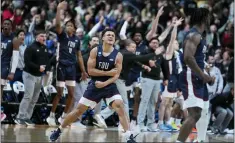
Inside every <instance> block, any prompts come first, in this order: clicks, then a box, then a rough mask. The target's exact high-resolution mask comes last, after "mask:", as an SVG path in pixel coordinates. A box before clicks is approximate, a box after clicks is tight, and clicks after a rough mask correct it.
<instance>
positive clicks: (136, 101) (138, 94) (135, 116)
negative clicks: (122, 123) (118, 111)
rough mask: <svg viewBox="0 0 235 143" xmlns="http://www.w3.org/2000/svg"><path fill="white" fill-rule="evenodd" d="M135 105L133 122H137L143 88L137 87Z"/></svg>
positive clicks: (135, 89)
mask: <svg viewBox="0 0 235 143" xmlns="http://www.w3.org/2000/svg"><path fill="white" fill-rule="evenodd" d="M134 93H135V95H134V105H133V115H132V120H134V121H136V120H137V116H138V110H139V105H140V96H141V88H140V87H135V88H134Z"/></svg>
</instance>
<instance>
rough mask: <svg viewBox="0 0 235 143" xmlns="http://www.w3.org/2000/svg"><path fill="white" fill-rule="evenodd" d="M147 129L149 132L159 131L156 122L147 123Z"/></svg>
mask: <svg viewBox="0 0 235 143" xmlns="http://www.w3.org/2000/svg"><path fill="white" fill-rule="evenodd" d="M147 130H148V131H149V132H157V131H159V129H158V125H157V124H156V123H152V124H150V125H148V127H147Z"/></svg>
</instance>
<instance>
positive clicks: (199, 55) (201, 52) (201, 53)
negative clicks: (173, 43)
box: [182, 28, 207, 70]
mask: <svg viewBox="0 0 235 143" xmlns="http://www.w3.org/2000/svg"><path fill="white" fill-rule="evenodd" d="M190 33H198V34H200V33H199V32H198V31H197V29H196V28H191V29H190V30H189V32H187V33H186V35H185V37H186V36H187V35H188V34H190ZM200 35H201V34H200ZM201 36H202V35H201ZM184 40H187V39H186V38H185V39H184ZM184 46H185V41H184ZM184 46H183V55H182V56H184V54H185V53H184V48H185V47H184ZM206 50H207V47H206V40H205V39H203V38H202V37H201V41H200V43H199V45H198V47H197V50H196V52H195V55H194V57H195V59H196V63H197V65H198V66H199V67H200V68H201V69H202V70H203V69H204V61H205V54H206ZM182 58H183V57H182ZM183 67H184V69H185V67H186V64H185V63H184V61H183Z"/></svg>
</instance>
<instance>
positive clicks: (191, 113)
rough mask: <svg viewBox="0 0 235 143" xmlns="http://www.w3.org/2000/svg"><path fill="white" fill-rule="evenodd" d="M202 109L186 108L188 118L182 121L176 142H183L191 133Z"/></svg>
mask: <svg viewBox="0 0 235 143" xmlns="http://www.w3.org/2000/svg"><path fill="white" fill-rule="evenodd" d="M201 111H202V109H201V108H200V107H190V108H188V117H187V118H186V120H185V121H184V123H183V125H182V127H181V128H180V133H179V136H178V139H177V140H178V141H180V142H185V141H186V139H187V138H188V136H189V134H190V133H191V131H192V129H193V127H195V125H196V123H197V121H198V120H199V119H200V117H201Z"/></svg>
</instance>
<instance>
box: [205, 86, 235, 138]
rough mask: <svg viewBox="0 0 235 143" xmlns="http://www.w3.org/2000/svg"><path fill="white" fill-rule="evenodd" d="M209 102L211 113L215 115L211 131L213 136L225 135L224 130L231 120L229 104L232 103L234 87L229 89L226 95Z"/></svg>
mask: <svg viewBox="0 0 235 143" xmlns="http://www.w3.org/2000/svg"><path fill="white" fill-rule="evenodd" d="M210 102H211V104H212V113H214V114H215V115H216V120H215V121H214V123H213V125H212V127H211V131H212V132H213V133H215V134H217V133H220V134H226V133H225V132H224V130H225V129H226V128H227V126H228V125H229V123H230V121H231V120H232V118H233V112H232V109H231V104H233V102H234V87H233V88H231V91H230V92H229V93H228V95H223V96H216V97H215V98H214V99H212V100H211V101H210Z"/></svg>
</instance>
